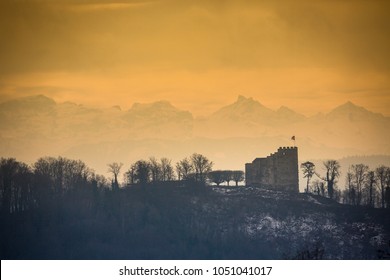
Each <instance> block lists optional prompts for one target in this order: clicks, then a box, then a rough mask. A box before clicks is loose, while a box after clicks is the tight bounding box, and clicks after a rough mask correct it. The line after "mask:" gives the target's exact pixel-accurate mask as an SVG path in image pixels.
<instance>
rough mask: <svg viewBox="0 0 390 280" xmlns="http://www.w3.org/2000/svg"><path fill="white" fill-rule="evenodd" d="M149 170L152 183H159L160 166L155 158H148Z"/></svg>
mask: <svg viewBox="0 0 390 280" xmlns="http://www.w3.org/2000/svg"><path fill="white" fill-rule="evenodd" d="M149 168H150V173H151V177H152V182H158V181H161V164H160V163H159V162H158V161H157V159H156V158H155V157H151V158H149Z"/></svg>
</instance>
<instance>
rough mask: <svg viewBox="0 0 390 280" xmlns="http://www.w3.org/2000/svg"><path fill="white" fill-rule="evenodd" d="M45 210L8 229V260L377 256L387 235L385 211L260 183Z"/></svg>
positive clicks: (132, 195) (159, 189)
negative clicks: (252, 186) (273, 187)
mask: <svg viewBox="0 0 390 280" xmlns="http://www.w3.org/2000/svg"><path fill="white" fill-rule="evenodd" d="M92 197H95V198H93V199H92V200H90V199H91V198H92ZM81 198H82V199H81ZM68 200H69V201H68ZM42 210H44V209H41V210H40V211H33V212H31V213H27V215H26V214H24V215H18V217H16V216H14V217H13V218H14V222H11V223H10V224H9V225H8V226H7V227H2V236H3V238H2V240H1V243H2V244H1V247H2V250H1V254H2V256H1V257H2V259H9V258H13V259H36V258H38V259H301V258H305V259H312V258H322V259H377V258H378V257H379V255H378V250H388V249H389V248H387V243H388V241H389V239H390V223H389V220H390V213H389V211H388V210H389V209H368V208H364V207H353V206H346V205H340V204H338V203H335V202H334V201H331V200H329V199H327V198H323V197H317V196H313V195H307V194H289V193H283V192H276V191H271V190H265V189H257V188H242V187H238V188H204V187H200V186H198V187H170V186H162V185H161V186H156V185H150V186H144V187H141V186H139V187H131V188H128V189H122V190H120V191H119V192H111V191H108V192H107V191H106V192H103V193H101V194H100V195H98V196H96V194H95V195H93V196H91V197H89V198H88V196H86V194H85V193H84V194H83V196H80V197H79V199H75V197H73V198H72V197H69V198H66V197H65V198H64V199H63V200H61V201H58V202H57V203H56V204H53V205H51V208H50V209H45V211H42Z"/></svg>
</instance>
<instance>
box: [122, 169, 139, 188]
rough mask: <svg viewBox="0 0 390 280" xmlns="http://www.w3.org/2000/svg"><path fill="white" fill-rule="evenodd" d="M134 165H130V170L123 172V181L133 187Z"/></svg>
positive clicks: (134, 179)
mask: <svg viewBox="0 0 390 280" xmlns="http://www.w3.org/2000/svg"><path fill="white" fill-rule="evenodd" d="M136 169H137V167H136V165H135V164H132V165H130V168H129V169H128V170H127V171H126V172H125V175H124V176H125V181H126V182H127V185H133V184H135V181H136Z"/></svg>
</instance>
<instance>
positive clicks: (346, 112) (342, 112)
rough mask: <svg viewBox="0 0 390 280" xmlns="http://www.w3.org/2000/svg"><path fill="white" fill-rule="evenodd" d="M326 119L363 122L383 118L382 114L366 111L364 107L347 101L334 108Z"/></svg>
mask: <svg viewBox="0 0 390 280" xmlns="http://www.w3.org/2000/svg"><path fill="white" fill-rule="evenodd" d="M326 116H327V117H328V118H332V119H336V118H348V119H349V120H351V121H358V120H359V121H363V120H368V119H369V118H378V117H379V118H383V115H382V114H378V113H373V112H371V111H369V110H367V109H366V108H364V107H361V106H357V105H355V104H354V103H352V102H351V101H347V102H346V103H344V104H341V105H340V106H338V107H336V108H334V109H333V110H332V111H330V112H329V113H328V114H326Z"/></svg>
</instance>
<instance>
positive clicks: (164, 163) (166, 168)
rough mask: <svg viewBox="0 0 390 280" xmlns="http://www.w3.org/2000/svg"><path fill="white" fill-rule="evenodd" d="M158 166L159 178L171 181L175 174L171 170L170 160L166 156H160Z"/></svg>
mask: <svg viewBox="0 0 390 280" xmlns="http://www.w3.org/2000/svg"><path fill="white" fill-rule="evenodd" d="M160 167H161V180H162V181H172V180H173V179H174V177H175V174H174V172H173V167H172V164H171V160H170V159H167V158H162V159H161V163H160Z"/></svg>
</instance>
